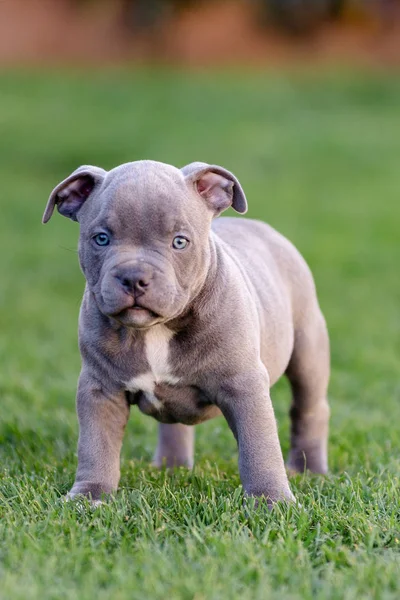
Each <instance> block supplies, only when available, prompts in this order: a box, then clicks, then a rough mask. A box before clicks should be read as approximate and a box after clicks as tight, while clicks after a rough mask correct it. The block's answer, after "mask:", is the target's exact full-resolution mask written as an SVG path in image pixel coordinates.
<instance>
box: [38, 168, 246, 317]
mask: <svg viewBox="0 0 400 600" xmlns="http://www.w3.org/2000/svg"><path fill="white" fill-rule="evenodd" d="M56 206H57V209H58V211H59V212H60V213H61V214H62V215H64V216H66V217H69V218H70V219H72V220H74V221H79V223H80V239H79V259H80V264H81V267H82V270H83V273H84V275H85V277H86V280H87V283H88V286H89V289H90V291H91V292H92V294H93V297H94V299H95V301H96V303H97V306H98V308H99V310H100V311H101V312H102V313H103V314H105V315H107V316H109V317H112V318H114V319H116V320H117V321H119V322H120V323H121V324H123V325H126V326H129V327H135V328H145V327H150V326H151V325H154V324H156V323H161V322H167V321H169V320H171V319H174V318H176V317H178V316H179V315H180V314H182V313H183V312H184V311H185V308H186V307H187V306H188V305H189V304H190V302H191V300H192V299H193V298H194V297H195V296H196V295H197V294H198V293H199V292H200V290H201V288H202V286H203V284H204V282H205V280H206V276H207V272H208V269H209V265H210V238H209V234H210V225H211V220H212V218H213V217H214V216H216V215H218V214H220V213H221V212H222V211H223V210H225V209H226V208H228V207H229V206H232V207H233V208H234V209H235V210H237V211H238V212H240V213H244V212H246V210H247V204H246V198H245V196H244V193H243V190H242V188H241V186H240V184H239V182H238V181H237V179H236V178H235V176H234V175H232V173H230V172H229V171H227V170H226V169H223V168H222V167H218V166H212V165H207V164H205V163H192V164H190V165H187V166H186V167H184V168H183V169H177V168H175V167H172V166H170V165H166V164H163V163H159V162H154V161H147V160H146V161H138V162H133V163H127V164H124V165H121V166H119V167H116V168H115V169H112V170H111V171H109V172H107V171H104V170H103V169H100V168H98V167H92V166H83V167H79V169H77V170H76V171H74V172H73V173H72V174H71V175H70V176H69V177H67V179H65V180H64V181H62V182H61V183H59V184H58V185H57V187H56V188H55V189H54V190H53V191H52V193H51V195H50V198H49V201H48V203H47V206H46V210H45V212H44V215H43V222H44V223H47V221H48V220H49V219H50V217H51V215H52V213H53V211H54V208H55V207H56Z"/></svg>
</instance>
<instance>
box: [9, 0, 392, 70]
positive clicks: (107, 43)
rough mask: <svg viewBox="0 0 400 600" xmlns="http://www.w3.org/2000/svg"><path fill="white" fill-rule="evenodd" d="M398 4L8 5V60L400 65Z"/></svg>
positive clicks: (348, 0)
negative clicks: (383, 63) (346, 62)
mask: <svg viewBox="0 0 400 600" xmlns="http://www.w3.org/2000/svg"><path fill="white" fill-rule="evenodd" d="M399 14H400V7H399V2H398V0H222V1H221V0H29V2H27V1H26V0H2V1H1V2H0V63H1V64H11V65H13V64H16V63H19V64H28V63H29V64H43V63H45V64H49V63H53V64H59V63H60V62H63V63H69V64H75V63H79V64H88V63H92V64H97V65H104V64H109V63H114V64H115V63H120V62H121V61H122V62H127V61H135V62H147V63H148V62H157V63H160V62H162V63H173V64H176V63H179V64H189V65H203V66H204V65H207V66H212V65H215V64H216V63H225V64H226V63H229V64H237V63H238V62H239V63H246V64H258V65H260V64H277V63H282V62H287V61H294V60H295V61H299V60H305V61H311V62H313V63H316V62H320V61H321V60H322V61H338V60H340V61H348V60H350V61H351V62H354V61H357V62H368V63H377V62H378V63H379V62H386V63H397V64H398V63H399V52H400V24H399Z"/></svg>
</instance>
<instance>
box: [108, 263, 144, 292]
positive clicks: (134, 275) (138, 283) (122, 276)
mask: <svg viewBox="0 0 400 600" xmlns="http://www.w3.org/2000/svg"><path fill="white" fill-rule="evenodd" d="M116 277H117V279H118V281H119V282H120V283H121V285H122V287H123V288H124V289H125V290H126V291H127V292H131V293H132V292H135V293H140V294H144V292H145V291H146V288H147V287H148V286H149V283H150V273H149V271H147V270H146V269H145V268H138V267H130V268H126V269H124V270H122V271H120V272H119V273H118V274H117V275H116Z"/></svg>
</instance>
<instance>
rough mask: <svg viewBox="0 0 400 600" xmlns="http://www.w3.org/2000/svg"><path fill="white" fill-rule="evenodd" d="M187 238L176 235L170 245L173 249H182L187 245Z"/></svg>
mask: <svg viewBox="0 0 400 600" xmlns="http://www.w3.org/2000/svg"><path fill="white" fill-rule="evenodd" d="M188 243H189V240H188V239H186V238H185V237H183V235H177V236H175V237H174V239H173V241H172V246H173V247H174V248H175V250H183V249H184V248H186V246H187V245H188Z"/></svg>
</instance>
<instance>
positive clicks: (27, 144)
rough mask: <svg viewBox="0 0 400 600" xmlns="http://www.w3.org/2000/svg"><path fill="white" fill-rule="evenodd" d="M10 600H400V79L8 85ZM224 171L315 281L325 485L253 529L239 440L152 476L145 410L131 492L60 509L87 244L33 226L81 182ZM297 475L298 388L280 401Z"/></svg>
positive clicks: (22, 80) (136, 77) (312, 484)
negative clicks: (68, 185)
mask: <svg viewBox="0 0 400 600" xmlns="http://www.w3.org/2000/svg"><path fill="white" fill-rule="evenodd" d="M0 139H1V144H0V181H1V192H0V194H1V197H0V206H1V215H0V233H1V246H2V252H1V257H2V258H1V261H0V364H1V369H0V410H1V412H0V455H1V459H0V465H1V466H0V581H1V583H0V598H1V599H2V600H3V599H4V600H6V599H12V600H18V599H22V598H23V599H36V598H37V599H39V598H41V599H43V598H44V599H46V600H47V599H58V598H63V599H71V600H72V599H74V600H75V599H76V598H79V600H92V599H93V598H96V599H97V600H102V599H105V598H113V600H124V599H128V598H129V599H143V598H151V599H156V600H161V599H165V598H172V599H183V600H186V599H187V600H206V599H207V600H209V599H210V600H217V599H218V600H220V599H221V600H222V599H226V598H240V600H257V599H260V600H261V599H265V598H270V599H285V600H294V599H298V598H302V599H303V598H305V599H309V598H318V599H353V598H354V599H360V598H376V599H382V598H384V599H387V598H393V599H398V598H399V597H400V485H399V483H400V453H399V447H400V427H399V423H400V386H399V377H400V277H399V264H400V244H399V238H400V162H399V160H400V159H399V157H400V78H399V77H397V75H396V74H394V73H387V74H384V73H381V74H371V73H369V74H368V73H361V72H359V73H357V72H348V71H347V72H342V73H341V72H334V73H330V74H323V73H314V74H312V73H303V74H301V73H297V74H294V73H287V74H277V73H270V74H268V75H267V74H256V73H254V74H248V73H247V74H245V73H237V72H228V73H215V74H209V73H208V74H206V73H191V74H190V73H181V74H179V73H177V72H166V71H145V70H143V71H140V72H138V73H130V72H128V71H114V72H105V73H85V74H83V73H73V72H71V73H62V72H52V73H41V72H36V73H32V72H30V73H23V72H20V73H15V72H8V73H3V74H2V75H1V76H0ZM139 158H153V159H157V160H162V161H165V162H170V163H173V164H176V165H184V164H186V163H188V162H191V161H193V160H203V161H207V162H211V163H217V164H222V165H224V166H226V167H227V168H229V169H231V170H232V171H233V172H234V173H235V174H236V175H237V176H238V177H239V179H240V180H241V182H242V184H243V186H244V189H245V190H246V192H247V196H248V200H249V204H250V211H249V216H251V217H255V218H260V219H265V220H266V221H268V222H269V223H271V224H272V225H273V226H275V227H276V228H278V229H279V230H280V231H281V232H282V233H284V234H285V235H286V236H287V237H289V238H290V239H291V240H292V241H293V242H294V243H295V244H296V245H297V246H298V248H299V249H300V250H301V252H302V253H303V254H304V256H305V257H306V259H307V261H308V262H309V264H310V266H311V268H312V270H313V272H314V275H315V279H316V282H317V288H318V292H319V298H320V303H321V306H322V309H323V311H324V313H325V316H326V318H327V322H328V326H329V330H330V336H331V345H332V377H331V385H330V401H331V407H332V420H331V436H330V475H329V476H327V477H311V476H309V475H308V474H305V475H300V476H297V477H295V478H292V480H291V485H292V489H293V490H294V492H295V494H296V496H297V497H298V499H299V501H300V502H301V505H302V507H301V508H300V507H290V508H288V507H284V506H279V507H276V508H275V510H273V511H272V512H271V513H269V512H267V511H266V510H265V509H264V508H263V507H262V506H261V507H259V508H257V509H253V510H247V511H246V510H244V508H243V495H242V490H241V488H240V482H239V477H238V472H237V453H236V447H235V443H234V439H233V436H232V434H231V433H230V431H229V429H228V427H227V425H226V423H225V422H224V421H223V420H222V419H216V420H214V421H210V422H208V423H206V424H204V425H201V426H199V427H198V428H197V432H196V434H197V446H196V466H195V469H194V470H193V472H187V471H185V470H183V469H181V470H178V471H177V472H175V473H173V474H169V473H167V472H165V471H164V472H162V471H161V472H159V471H157V470H155V469H154V468H151V467H150V466H149V460H150V458H151V456H152V452H153V449H154V447H155V439H156V430H157V424H156V423H155V421H153V420H151V419H150V418H149V417H145V416H143V415H141V414H140V413H139V412H138V411H137V410H136V409H135V410H132V414H131V420H130V423H129V427H128V431H127V434H126V436H125V442H124V447H123V453H122V476H121V485H120V491H119V492H118V495H117V496H116V498H115V500H113V501H112V502H110V503H109V504H107V505H104V506H101V507H99V508H96V509H91V508H90V507H89V505H87V504H86V505H82V504H74V503H70V504H66V503H64V502H62V496H63V494H65V493H66V492H67V490H68V489H69V487H70V486H71V484H72V482H73V478H74V471H75V467H76V443H77V434H78V431H77V421H76V417H75V401H74V396H75V386H76V380H77V377H78V373H79V365H80V361H79V353H78V349H77V317H78V310H79V303H80V297H81V293H82V289H83V278H82V275H81V273H80V271H79V267H78V262H77V255H76V252H75V250H76V245H77V236H78V226H77V224H75V223H72V222H70V221H68V220H66V219H63V218H62V217H61V216H59V215H58V214H57V215H56V216H55V217H54V219H53V220H52V221H51V222H50V223H49V224H48V225H47V226H46V227H44V226H43V225H41V215H42V211H43V208H44V206H45V203H46V200H47V197H48V195H49V192H50V190H51V189H52V187H53V186H54V185H55V184H56V183H57V182H58V181H59V180H60V179H62V178H64V177H65V176H67V175H68V174H69V173H70V171H72V170H73V169H75V168H76V167H77V166H78V165H80V164H85V163H86V164H87V163H89V164H98V165H101V166H103V167H105V168H111V167H113V166H115V165H117V164H118V163H121V162H125V161H131V160H136V159H139ZM272 394H273V402H274V405H275V409H276V415H277V418H278V422H279V432H280V438H281V443H282V447H283V450H284V453H285V455H286V454H287V451H288V417H287V411H288V406H289V402H290V398H289V390H288V386H287V384H286V382H285V381H281V382H279V384H278V385H277V386H276V387H275V388H274V389H273V393H272Z"/></svg>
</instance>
